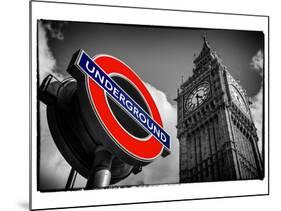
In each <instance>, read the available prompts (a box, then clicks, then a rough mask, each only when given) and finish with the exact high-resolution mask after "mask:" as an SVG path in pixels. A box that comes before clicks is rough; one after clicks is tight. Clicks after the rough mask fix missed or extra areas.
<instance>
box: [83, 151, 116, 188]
mask: <svg viewBox="0 0 281 211" xmlns="http://www.w3.org/2000/svg"><path fill="white" fill-rule="evenodd" d="M112 159H113V156H112V154H111V153H110V152H108V151H107V150H106V149H105V148H104V147H103V146H98V147H97V149H96V153H95V158H94V161H93V165H92V169H91V170H90V173H89V175H88V181H87V184H86V188H85V189H87V190H89V189H93V188H101V187H107V186H108V185H109V184H110V180H111V171H110V169H111V164H112Z"/></svg>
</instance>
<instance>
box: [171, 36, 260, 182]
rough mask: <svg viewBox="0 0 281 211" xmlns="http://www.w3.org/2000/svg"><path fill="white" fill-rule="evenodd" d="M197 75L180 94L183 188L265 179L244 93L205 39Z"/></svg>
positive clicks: (181, 180)
mask: <svg viewBox="0 0 281 211" xmlns="http://www.w3.org/2000/svg"><path fill="white" fill-rule="evenodd" d="M203 40H204V44H203V48H202V50H201V52H200V54H199V56H198V57H197V58H195V60H194V65H195V67H194V69H193V75H192V76H191V77H190V78H188V80H187V81H185V82H184V83H183V84H182V85H181V87H180V90H179V91H178V96H177V98H176V101H177V105H178V124H177V136H178V140H179V142H180V182H181V183H182V182H200V181H224V180H243V179H262V178H263V164H262V159H261V155H260V153H259V150H258V146H257V141H258V137H257V133H256V128H255V125H254V122H253V119H252V116H251V111H250V108H249V100H248V98H247V96H246V93H245V91H244V90H243V88H242V87H241V85H239V84H238V82H237V81H236V80H235V79H234V78H233V77H232V76H231V75H230V73H229V72H228V70H227V68H226V67H225V66H224V65H223V64H222V61H221V59H220V58H219V57H218V56H217V54H216V52H215V51H213V50H212V49H211V47H210V46H209V43H208V41H207V40H206V37H203Z"/></svg>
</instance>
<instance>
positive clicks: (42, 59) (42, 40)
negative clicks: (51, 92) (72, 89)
mask: <svg viewBox="0 0 281 211" xmlns="http://www.w3.org/2000/svg"><path fill="white" fill-rule="evenodd" d="M47 26H48V24H43V23H42V22H41V21H39V24H38V50H39V51H38V57H39V60H38V61H39V80H40V83H41V82H42V80H43V79H44V78H45V77H46V76H47V75H49V74H52V75H54V76H55V77H56V78H58V79H59V80H62V79H63V75H62V74H60V73H58V72H56V69H57V65H56V60H55V58H54V56H53V54H52V52H51V50H50V48H49V46H48V38H47V31H48V30H49V29H48V27H47Z"/></svg>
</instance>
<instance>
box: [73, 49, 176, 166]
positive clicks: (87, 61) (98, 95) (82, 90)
mask: <svg viewBox="0 0 281 211" xmlns="http://www.w3.org/2000/svg"><path fill="white" fill-rule="evenodd" d="M68 72H69V73H70V74H71V75H72V76H73V77H74V78H76V79H77V91H76V93H77V97H78V98H79V100H78V102H79V109H78V110H79V111H77V112H80V115H81V117H82V119H83V122H84V124H85V126H86V128H87V130H88V132H89V133H90V134H91V136H92V138H93V140H94V142H95V144H102V145H103V146H105V147H106V148H107V149H108V150H109V151H111V152H112V153H113V155H114V156H117V157H119V158H120V159H122V160H123V161H125V162H127V163H129V164H131V165H139V166H142V165H146V164H148V163H150V162H152V161H153V160H154V159H156V158H157V157H158V156H159V155H162V156H166V155H168V154H169V153H170V149H171V141H170V136H169V135H168V134H167V132H165V130H164V129H163V124H162V120H161V116H160V113H159V111H158V109H157V107H156V104H155V102H154V100H153V98H152V97H151V95H150V93H149V91H148V90H147V88H146V87H145V85H144V83H143V82H142V81H141V79H140V78H139V77H138V76H137V74H136V73H135V72H134V71H133V70H132V69H131V68H130V67H129V66H127V65H126V64H125V63H123V62H122V61H120V60H118V59H116V58H114V57H112V56H109V55H98V56H95V57H94V58H92V57H89V56H88V55H87V53H86V52H85V51H83V50H79V51H77V52H76V53H75V54H74V55H73V57H72V60H71V62H70V65H69V67H68Z"/></svg>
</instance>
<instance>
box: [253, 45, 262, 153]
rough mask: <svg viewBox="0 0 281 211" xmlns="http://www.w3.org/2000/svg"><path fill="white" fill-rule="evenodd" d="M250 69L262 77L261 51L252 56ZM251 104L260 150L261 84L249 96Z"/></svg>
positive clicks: (260, 148)
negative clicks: (255, 92)
mask: <svg viewBox="0 0 281 211" xmlns="http://www.w3.org/2000/svg"><path fill="white" fill-rule="evenodd" d="M250 67H251V69H253V70H255V71H257V73H258V74H259V75H260V76H261V77H263V52H262V50H259V51H258V52H257V53H256V55H254V56H253V58H252V62H251V63H250ZM251 101H252V103H253V104H252V105H250V109H251V113H252V117H253V120H254V123H255V126H256V128H257V135H258V138H259V141H258V147H259V150H260V151H262V129H263V128H262V127H263V124H262V122H263V84H262V83H261V88H260V90H259V92H258V93H257V94H256V95H255V96H254V97H252V98H251Z"/></svg>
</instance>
